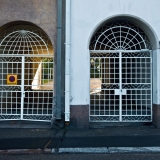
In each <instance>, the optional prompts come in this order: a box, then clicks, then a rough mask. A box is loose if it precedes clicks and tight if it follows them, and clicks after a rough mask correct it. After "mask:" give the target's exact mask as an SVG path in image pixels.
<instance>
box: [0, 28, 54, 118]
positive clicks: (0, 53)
mask: <svg viewBox="0 0 160 160" xmlns="http://www.w3.org/2000/svg"><path fill="white" fill-rule="evenodd" d="M23 27H24V26H23ZM33 30H34V32H32V31H29V30H28V29H27V30H25V29H23V30H22V29H21V30H20V29H15V28H14V29H13V31H12V32H11V31H10V32H11V33H10V32H9V33H7V31H6V35H4V38H3V39H2V40H1V42H0V120H33V121H50V120H51V117H52V100H53V89H54V88H53V75H54V74H53V64H54V61H53V52H52V50H51V47H50V46H49V45H48V44H47V43H48V42H47V40H46V39H47V38H46V37H45V36H44V35H43V34H42V33H41V31H40V30H35V29H34V28H33ZM49 47H50V48H49ZM12 82H15V83H12Z"/></svg>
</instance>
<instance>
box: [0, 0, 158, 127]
mask: <svg viewBox="0 0 160 160" xmlns="http://www.w3.org/2000/svg"><path fill="white" fill-rule="evenodd" d="M0 2H1V5H0V12H1V17H0V61H1V63H0V75H1V76H0V77H1V79H0V85H1V93H0V96H1V100H0V104H1V106H0V120H1V121H2V122H3V121H10V120H11V121H13V120H25V121H44V122H49V123H50V122H51V123H52V126H53V127H54V125H56V126H57V125H59V126H61V124H69V125H70V126H71V127H73V128H89V127H91V126H99V125H102V124H103V125H108V124H112V125H116V124H117V123H122V124H125V123H152V124H153V125H154V126H156V127H160V109H159V108H160V87H159V86H160V81H159V79H160V74H159V68H160V64H159V60H160V56H159V55H160V53H159V52H160V50H159V38H160V31H159V27H160V18H159V16H158V15H159V10H158V6H159V5H160V2H159V1H158V0H154V1H152V2H151V1H149V0H147V1H146V0H141V1H140V2H139V1H138V0H135V1H134V2H133V1H131V0H128V1H124V0H115V1H111V0H101V1H99V0H94V1H93V0H47V1H39V0H29V1H25V0H17V1H15V2H13V1H11V0H0ZM62 126H63V125H62Z"/></svg>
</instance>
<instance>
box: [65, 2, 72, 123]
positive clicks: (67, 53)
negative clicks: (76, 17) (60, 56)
mask: <svg viewBox="0 0 160 160" xmlns="http://www.w3.org/2000/svg"><path fill="white" fill-rule="evenodd" d="M65 34H66V37H65V122H66V123H69V122H70V53H71V0H66V24H65Z"/></svg>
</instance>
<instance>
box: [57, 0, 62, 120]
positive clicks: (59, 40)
mask: <svg viewBox="0 0 160 160" xmlns="http://www.w3.org/2000/svg"><path fill="white" fill-rule="evenodd" d="M57 5H58V6H57V54H56V119H58V120H60V119H61V107H62V102H61V96H62V95H61V88H62V87H61V82H62V78H61V68H62V63H61V57H62V48H61V47H62V0H57Z"/></svg>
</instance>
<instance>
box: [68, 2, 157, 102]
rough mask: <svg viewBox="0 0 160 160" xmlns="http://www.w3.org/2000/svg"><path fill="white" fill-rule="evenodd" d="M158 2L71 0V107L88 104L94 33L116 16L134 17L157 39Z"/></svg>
mask: <svg viewBox="0 0 160 160" xmlns="http://www.w3.org/2000/svg"><path fill="white" fill-rule="evenodd" d="M159 7H160V0H71V70H70V71H71V81H70V84H71V96H72V97H73V99H72V101H71V105H83V104H89V103H90V102H89V76H90V74H89V72H90V68H89V67H90V66H89V50H88V44H89V39H90V36H91V34H92V32H93V30H94V29H95V28H96V26H97V25H99V24H100V23H101V22H102V21H104V20H105V19H108V18H110V17H112V16H115V15H120V14H126V15H132V16H137V17H139V18H140V19H142V20H144V21H145V22H147V23H148V24H149V25H150V26H151V27H152V28H153V30H154V31H155V33H156V34H157V36H158V39H160V9H159Z"/></svg>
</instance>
